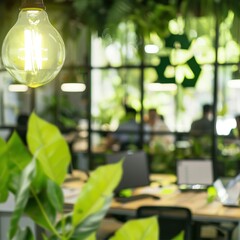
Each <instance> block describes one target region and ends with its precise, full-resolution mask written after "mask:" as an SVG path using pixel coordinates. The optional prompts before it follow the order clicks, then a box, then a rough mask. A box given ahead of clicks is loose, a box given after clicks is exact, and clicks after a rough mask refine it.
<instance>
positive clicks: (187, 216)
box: [137, 206, 192, 240]
mask: <svg viewBox="0 0 240 240" xmlns="http://www.w3.org/2000/svg"><path fill="white" fill-rule="evenodd" d="M149 216H157V217H158V223H159V230H160V234H159V239H160V240H170V239H173V238H174V237H175V236H177V235H178V234H179V233H180V232H182V231H183V232H184V240H190V239H191V228H192V213H191V211H190V209H188V208H184V207H174V206H142V207H139V208H138V209H137V217H138V218H142V217H149Z"/></svg>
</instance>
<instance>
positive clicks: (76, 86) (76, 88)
mask: <svg viewBox="0 0 240 240" xmlns="http://www.w3.org/2000/svg"><path fill="white" fill-rule="evenodd" d="M85 89H86V85H85V84H84V83H63V84H62V85H61V90H62V91H63V92H84V91H85Z"/></svg>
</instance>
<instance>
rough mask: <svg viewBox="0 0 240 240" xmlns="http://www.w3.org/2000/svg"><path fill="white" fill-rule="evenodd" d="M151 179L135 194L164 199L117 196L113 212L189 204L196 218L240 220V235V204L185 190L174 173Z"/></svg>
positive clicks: (117, 213) (71, 185)
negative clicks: (121, 200)
mask: <svg viewBox="0 0 240 240" xmlns="http://www.w3.org/2000/svg"><path fill="white" fill-rule="evenodd" d="M151 180H153V181H154V183H153V184H152V185H151V186H148V187H144V188H139V189H135V191H134V194H141V193H151V194H156V195H158V196H160V199H158V200H156V199H152V198H146V199H141V200H137V201H133V202H128V203H119V202H117V201H115V200H113V202H112V205H111V208H110V209H109V214H114V215H119V216H120V215H122V216H129V217H134V216H135V214H136V210H137V208H139V207H140V206H143V205H150V206H180V207H187V208H189V209H190V210H191V211H192V216H193V220H195V221H203V222H205V221H207V222H238V233H237V234H238V239H240V208H234V207H224V206H222V204H221V203H220V202H219V201H218V200H214V201H212V202H208V200H207V199H208V196H207V192H206V191H200V192H197V191H196V192H192V191H189V192H181V191H179V190H178V188H177V186H176V185H175V184H174V183H172V182H175V180H176V177H175V176H173V175H169V174H167V175H164V174H163V175H151ZM158 184H160V185H161V187H159V186H158ZM67 186H68V187H77V186H78V187H79V185H78V184H77V183H76V182H73V183H71V182H70V183H68V184H67ZM65 187H66V186H65Z"/></svg>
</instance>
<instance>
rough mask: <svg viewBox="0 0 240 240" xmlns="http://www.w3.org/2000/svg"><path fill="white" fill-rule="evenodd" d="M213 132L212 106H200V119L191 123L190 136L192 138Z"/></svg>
mask: <svg viewBox="0 0 240 240" xmlns="http://www.w3.org/2000/svg"><path fill="white" fill-rule="evenodd" d="M212 132H213V123H212V105H210V104H204V105H203V106H202V117H201V118H200V119H197V120H195V121H193V122H192V125H191V129H190V134H191V135H193V136H202V135H209V134H211V133H212Z"/></svg>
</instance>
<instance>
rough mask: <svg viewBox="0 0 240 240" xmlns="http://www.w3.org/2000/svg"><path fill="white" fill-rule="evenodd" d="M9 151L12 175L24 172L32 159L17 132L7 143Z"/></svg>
mask: <svg viewBox="0 0 240 240" xmlns="http://www.w3.org/2000/svg"><path fill="white" fill-rule="evenodd" d="M7 151H8V155H9V166H10V169H11V173H12V174H16V173H19V172H20V171H22V170H23V169H24V168H25V167H26V166H27V164H28V163H29V162H30V161H31V159H32V156H31V154H30V153H29V151H28V150H27V148H26V146H25V145H24V143H23V142H22V140H21V138H20V137H19V135H18V134H17V132H15V131H14V133H13V134H12V135H11V138H10V139H9V141H8V143H7Z"/></svg>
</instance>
